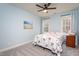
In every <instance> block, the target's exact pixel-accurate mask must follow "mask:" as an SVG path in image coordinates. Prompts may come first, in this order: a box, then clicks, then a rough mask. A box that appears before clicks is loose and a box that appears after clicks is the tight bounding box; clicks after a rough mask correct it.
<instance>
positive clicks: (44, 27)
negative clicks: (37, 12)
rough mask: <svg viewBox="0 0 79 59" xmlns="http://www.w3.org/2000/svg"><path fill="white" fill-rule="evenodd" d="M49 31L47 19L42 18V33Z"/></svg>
mask: <svg viewBox="0 0 79 59" xmlns="http://www.w3.org/2000/svg"><path fill="white" fill-rule="evenodd" d="M48 31H49V19H46V20H42V33H45V32H48Z"/></svg>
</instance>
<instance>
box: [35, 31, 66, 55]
mask: <svg viewBox="0 0 79 59" xmlns="http://www.w3.org/2000/svg"><path fill="white" fill-rule="evenodd" d="M64 41H65V38H64V34H63V33H53V32H50V33H44V34H39V35H36V36H35V39H34V41H33V44H34V45H39V46H42V47H45V48H48V49H50V50H51V51H52V52H53V53H56V54H57V55H60V53H61V52H62V43H63V42H64Z"/></svg>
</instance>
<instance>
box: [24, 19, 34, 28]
mask: <svg viewBox="0 0 79 59" xmlns="http://www.w3.org/2000/svg"><path fill="white" fill-rule="evenodd" d="M32 28H33V22H32V20H25V21H24V29H32Z"/></svg>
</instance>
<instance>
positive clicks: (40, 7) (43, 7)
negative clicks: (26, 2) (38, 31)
mask: <svg viewBox="0 0 79 59" xmlns="http://www.w3.org/2000/svg"><path fill="white" fill-rule="evenodd" d="M36 6H38V7H40V8H44V7H42V6H40V5H38V4H36Z"/></svg>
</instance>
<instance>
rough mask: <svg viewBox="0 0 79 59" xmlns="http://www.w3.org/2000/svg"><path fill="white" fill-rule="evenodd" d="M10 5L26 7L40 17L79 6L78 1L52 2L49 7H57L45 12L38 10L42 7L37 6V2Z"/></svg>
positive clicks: (25, 8)
mask: <svg viewBox="0 0 79 59" xmlns="http://www.w3.org/2000/svg"><path fill="white" fill-rule="evenodd" d="M10 5H13V6H15V7H18V8H21V9H24V10H26V11H29V12H31V13H33V14H35V15H38V16H40V17H48V16H51V15H53V14H56V13H61V12H66V11H70V10H73V9H75V8H78V7H79V4H78V3H52V4H51V5H50V6H49V7H56V9H53V10H49V11H48V13H43V12H38V11H37V10H40V8H39V7H37V6H36V3H12V4H10ZM39 5H41V6H42V5H43V3H39Z"/></svg>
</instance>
